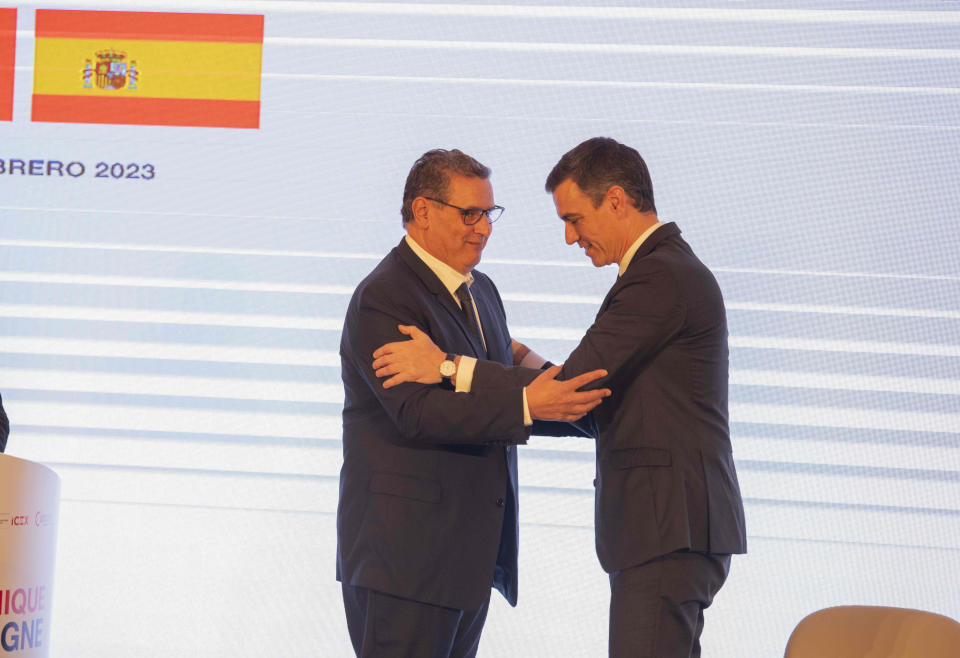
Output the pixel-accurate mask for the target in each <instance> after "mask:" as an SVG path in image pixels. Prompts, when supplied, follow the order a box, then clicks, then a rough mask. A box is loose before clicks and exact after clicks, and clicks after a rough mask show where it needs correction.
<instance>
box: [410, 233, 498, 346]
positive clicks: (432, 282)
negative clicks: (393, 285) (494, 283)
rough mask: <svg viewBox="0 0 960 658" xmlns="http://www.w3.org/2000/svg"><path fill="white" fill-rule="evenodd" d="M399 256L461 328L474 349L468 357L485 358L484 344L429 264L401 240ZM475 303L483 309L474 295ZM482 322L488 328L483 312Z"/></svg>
mask: <svg viewBox="0 0 960 658" xmlns="http://www.w3.org/2000/svg"><path fill="white" fill-rule="evenodd" d="M397 254H398V255H399V256H400V258H401V259H403V262H404V263H406V264H407V266H408V267H409V268H410V269H411V270H413V271H414V272H415V273H416V275H417V276H418V277H420V280H421V281H423V285H424V286H425V287H426V289H427V290H428V291H429V292H430V293H431V294H432V295H433V296H434V297H435V298H436V300H437V304H439V305H440V306H441V307H442V308H443V309H444V310H445V311H446V312H447V313H448V314H449V315H450V318H451V320H453V322H455V323H456V325H457V327H459V328H460V331H461V332H462V333H463V336H464V338H465V339H466V340H467V342H468V343H469V344H470V346H471V347H472V348H473V350H474V353H473V354H469V355H467V356H478V357H480V358H483V356H484V349H483V342H482V341H481V340H480V338H479V337H475V336H474V333H473V331H471V330H470V328H469V327H468V326H467V324H466V322H465V321H464V317H463V312H462V311H461V310H460V306H459V305H458V304H457V302H456V301H455V300H454V299H453V295H451V294H450V291H449V290H447V289H446V288H445V287H444V285H443V282H442V281H440V278H439V277H438V276H437V275H436V274H434V273H433V270H431V269H430V268H429V267H427V264H426V263H424V262H423V261H422V260H420V257H419V256H417V255H416V254H415V253H413V249H411V248H410V245H408V244H407V241H406V240H400V244H399V245H397ZM474 301H475V302H476V304H477V309H478V310H479V309H480V308H482V306H481V304H480V301H479V300H477V298H476V294H474ZM480 318H481V320H480V321H481V322H483V323H484V328H486V318H485V317H484V315H483V314H482V311H481V315H480Z"/></svg>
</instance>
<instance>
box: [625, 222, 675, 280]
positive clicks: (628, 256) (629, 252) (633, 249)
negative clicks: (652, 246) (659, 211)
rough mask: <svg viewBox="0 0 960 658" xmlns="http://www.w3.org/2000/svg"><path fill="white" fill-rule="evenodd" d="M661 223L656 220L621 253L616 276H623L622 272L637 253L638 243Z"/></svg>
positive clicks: (640, 243) (661, 224) (661, 223)
mask: <svg viewBox="0 0 960 658" xmlns="http://www.w3.org/2000/svg"><path fill="white" fill-rule="evenodd" d="M663 224H664V223H663V222H657V223H656V224H654V225H652V226H650V227H649V228H647V230H646V231H644V232H643V233H641V234H640V237H639V238H637V239H636V240H634V242H633V244H632V245H630V248H629V249H627V253H625V254H624V255H623V259H622V260H621V261H620V272H619V273H618V274H617V276H623V273H624V272H626V271H627V267H628V266H629V265H630V261H632V260H633V256H634V254H636V253H637V249H639V248H640V245H642V244H643V242H644V240H646V239H647V238H649V237H650V234H651V233H653V232H654V231H656V230H657V229H658V228H659V227H661V226H663Z"/></svg>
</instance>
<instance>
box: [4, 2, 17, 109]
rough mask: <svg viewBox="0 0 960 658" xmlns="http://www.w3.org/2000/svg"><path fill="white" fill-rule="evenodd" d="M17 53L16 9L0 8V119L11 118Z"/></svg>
mask: <svg viewBox="0 0 960 658" xmlns="http://www.w3.org/2000/svg"><path fill="white" fill-rule="evenodd" d="M16 54H17V10H16V9H3V8H0V121H10V120H12V119H13V64H14V59H15V58H16Z"/></svg>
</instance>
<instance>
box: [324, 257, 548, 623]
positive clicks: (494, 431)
mask: <svg viewBox="0 0 960 658" xmlns="http://www.w3.org/2000/svg"><path fill="white" fill-rule="evenodd" d="M473 276H474V284H473V286H472V287H471V292H472V293H473V297H474V300H475V302H476V304H477V309H478V312H479V314H480V319H481V323H482V325H483V331H484V336H485V337H486V340H487V348H488V350H489V353H488V358H489V359H492V360H493V361H495V362H498V363H503V364H509V363H511V362H512V359H513V351H512V346H511V342H510V334H509V333H508V332H507V326H506V319H505V315H504V310H503V303H502V302H501V300H500V295H499V293H498V292H497V289H496V287H495V286H494V285H493V282H492V281H490V279H489V278H488V277H486V276H485V275H484V274H482V273H481V272H477V271H474V272H473ZM462 317H463V316H462V315H461V311H460V309H459V307H458V306H457V304H456V302H455V301H454V299H453V297H452V296H451V295H450V293H449V292H448V291H447V290H446V288H444V287H443V285H442V284H441V282H440V280H439V279H438V278H437V277H436V275H435V274H433V272H432V271H431V270H430V269H429V268H428V267H427V266H426V264H424V262H423V261H422V260H420V259H419V258H418V257H417V255H416V254H414V253H413V251H412V250H411V249H410V247H409V246H408V245H407V244H406V242H404V241H401V242H400V245H399V246H398V247H396V248H395V249H393V250H392V251H391V252H390V253H389V254H388V255H387V256H386V257H385V258H384V259H383V260H382V261H381V262H380V264H379V265H377V267H376V268H375V269H374V270H373V272H371V273H370V274H369V275H368V276H367V278H366V279H364V280H363V281H362V282H361V283H360V285H358V286H357V288H356V290H355V292H354V294H353V298H352V299H351V300H350V305H349V307H348V309H347V315H346V319H345V321H344V326H343V334H342V339H341V343H340V359H341V366H342V375H343V386H344V395H345V399H344V407H343V468H342V469H341V471H340V503H339V506H338V509H337V579H338V580H342V581H343V582H346V583H348V584H351V585H356V586H361V587H367V588H370V589H374V590H377V591H380V592H386V593H388V594H392V595H395V596H399V597H404V598H409V599H414V600H417V601H422V602H426V603H431V604H435V605H441V606H446V607H450V608H457V609H462V610H475V609H478V608H479V607H480V606H481V605H483V602H484V601H485V600H486V597H487V596H488V594H489V591H490V587H491V584H492V585H493V586H494V587H496V588H497V589H498V590H499V591H500V592H502V593H503V595H504V596H505V597H506V599H507V600H508V601H509V602H510V604H511V605H516V601H517V451H516V447H515V446H516V444H520V443H525V442H526V440H527V438H528V437H529V433H530V431H529V429H528V428H525V427H524V425H523V403H522V398H521V389H520V386H519V385H516V386H512V387H506V388H502V389H498V390H488V391H480V392H477V393H470V394H467V393H455V392H454V391H452V390H450V389H449V387H443V386H437V385H432V386H427V385H422V384H416V383H405V384H401V385H399V386H396V387H394V388H391V389H384V388H383V385H382V382H383V380H381V379H377V377H376V376H375V375H374V373H373V370H372V367H371V362H372V361H373V356H372V355H373V352H374V350H375V349H376V348H378V347H380V346H381V345H382V344H384V343H387V342H393V341H398V340H403V339H404V337H403V335H402V334H400V332H399V331H397V325H398V324H411V325H416V326H418V327H419V328H420V329H422V330H423V331H424V332H426V333H427V334H428V335H430V337H431V338H432V339H433V341H434V342H435V343H437V344H438V345H446V346H448V347H449V349H450V350H451V351H455V352H456V353H458V354H466V355H471V356H480V357H481V358H482V357H483V344H482V343H481V342H480V339H479V338H476V339H475V338H472V337H471V335H470V332H469V330H468V328H467V327H466V325H465V323H464V322H463V320H462ZM501 531H502V533H501ZM501 539H502V540H503V541H502V542H501Z"/></svg>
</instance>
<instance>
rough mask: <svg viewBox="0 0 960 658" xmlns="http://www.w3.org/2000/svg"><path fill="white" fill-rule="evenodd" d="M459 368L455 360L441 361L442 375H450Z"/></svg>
mask: <svg viewBox="0 0 960 658" xmlns="http://www.w3.org/2000/svg"><path fill="white" fill-rule="evenodd" d="M456 369H457V365H456V364H455V363H454V362H453V361H441V362H440V376H441V377H449V376H450V375H452V374H453V373H454V372H455V371H456Z"/></svg>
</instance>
